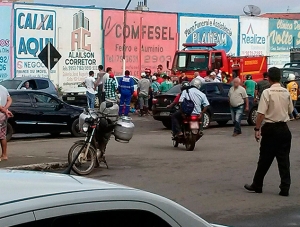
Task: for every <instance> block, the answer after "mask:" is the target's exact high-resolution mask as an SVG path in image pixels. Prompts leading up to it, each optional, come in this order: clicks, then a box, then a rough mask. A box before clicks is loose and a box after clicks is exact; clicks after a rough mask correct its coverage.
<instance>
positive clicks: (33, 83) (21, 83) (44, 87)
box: [0, 77, 58, 97]
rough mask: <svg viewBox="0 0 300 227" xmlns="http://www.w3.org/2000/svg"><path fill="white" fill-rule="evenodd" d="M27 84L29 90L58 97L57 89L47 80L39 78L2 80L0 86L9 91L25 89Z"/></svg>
mask: <svg viewBox="0 0 300 227" xmlns="http://www.w3.org/2000/svg"><path fill="white" fill-rule="evenodd" d="M26 82H28V83H29V88H30V89H31V90H38V91H42V92H45V93H47V94H50V95H54V96H55V97H58V93H57V89H56V87H55V86H54V84H53V83H52V82H51V80H50V79H48V78H41V77H15V78H13V79H8V80H3V81H1V82H0V85H2V86H4V87H5V88H6V89H9V90H20V89H26V88H25V84H26Z"/></svg>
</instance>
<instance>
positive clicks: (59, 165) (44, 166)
mask: <svg viewBox="0 0 300 227" xmlns="http://www.w3.org/2000/svg"><path fill="white" fill-rule="evenodd" d="M67 167H68V162H50V163H39V164H32V165H23V166H12V167H6V169H10V170H36V171H44V170H54V169H63V168H67Z"/></svg>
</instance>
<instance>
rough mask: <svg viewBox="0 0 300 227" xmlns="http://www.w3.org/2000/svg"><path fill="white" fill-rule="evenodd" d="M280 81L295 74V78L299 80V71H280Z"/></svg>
mask: <svg viewBox="0 0 300 227" xmlns="http://www.w3.org/2000/svg"><path fill="white" fill-rule="evenodd" d="M281 71H282V79H287V78H288V77H289V75H290V74H295V76H296V78H299V76H300V69H299V70H296V69H292V68H290V69H282V70H281Z"/></svg>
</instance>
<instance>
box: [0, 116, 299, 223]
mask: <svg viewBox="0 0 300 227" xmlns="http://www.w3.org/2000/svg"><path fill="white" fill-rule="evenodd" d="M135 124H136V132H135V136H134V138H133V139H132V141H131V142H130V143H129V144H121V143H117V142H115V141H114V140H112V141H111V142H110V144H109V146H108V151H107V160H108V164H109V166H110V169H108V170H107V169H105V168H101V169H98V170H95V171H94V172H93V173H92V174H91V175H90V176H89V177H92V178H96V179H102V180H108V181H113V182H117V183H121V184H125V185H129V186H132V187H137V188H140V189H143V190H147V191H150V192H154V193H157V194H160V195H163V196H165V197H168V198H170V199H172V200H174V201H176V202H178V203H180V204H182V205H184V206H185V207H187V208H188V209H190V210H192V211H193V212H195V213H197V214H199V215H200V216H201V217H203V218H204V219H206V220H208V221H211V222H215V223H223V224H227V225H232V226H245V227H247V226H275V227H277V226H280V227H281V226H300V220H299V215H298V213H297V212H298V210H299V214H300V209H298V206H299V203H300V181H299V176H300V165H299V161H300V153H299V151H298V149H297V148H298V147H299V146H300V141H299V140H298V138H299V135H300V133H299V130H298V128H299V127H300V121H298V122H292V123H291V130H292V133H293V136H294V140H293V148H292V153H291V160H292V161H291V164H292V177H293V185H292V188H291V196H290V197H288V198H283V197H280V196H278V192H279V188H278V185H279V176H278V170H277V166H276V164H275V163H274V165H273V166H272V168H271V169H270V172H269V173H268V175H267V177H266V181H265V188H264V193H263V194H252V193H248V192H246V191H245V190H244V189H243V185H244V184H245V183H251V180H252V176H253V173H254V171H255V168H256V162H257V157H258V147H259V145H258V144H257V143H256V142H255V141H254V139H253V127H248V126H246V125H245V126H244V127H243V135H241V136H239V137H237V138H233V137H231V134H232V127H231V126H227V127H213V128H211V129H208V130H206V131H205V136H204V137H203V138H202V139H201V140H200V141H199V142H198V144H197V146H196V149H195V151H194V152H186V151H185V150H184V148H183V147H182V146H181V147H179V148H173V147H172V143H171V140H170V132H169V131H168V130H165V129H163V127H162V126H161V124H160V123H159V122H155V121H153V120H152V119H151V118H150V117H148V118H135ZM75 140H76V139H74V138H70V137H68V136H64V137H61V138H54V139H53V138H50V137H47V136H43V137H41V138H39V139H33V138H25V139H23V138H17V139H14V140H13V141H12V142H10V143H9V151H10V160H9V161H8V162H0V167H5V166H11V165H17V164H18V165H19V164H29V163H32V162H37V161H38V162H49V161H58V160H59V161H66V157H67V152H68V149H69V147H70V146H71V145H72V143H73V142H74V141H75Z"/></svg>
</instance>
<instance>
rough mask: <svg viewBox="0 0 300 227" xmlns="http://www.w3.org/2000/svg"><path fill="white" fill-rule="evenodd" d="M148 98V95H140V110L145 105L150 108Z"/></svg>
mask: <svg viewBox="0 0 300 227" xmlns="http://www.w3.org/2000/svg"><path fill="white" fill-rule="evenodd" d="M148 99H149V97H148V95H142V94H141V95H139V104H140V110H142V109H143V108H144V107H147V108H148V104H149V103H148Z"/></svg>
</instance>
